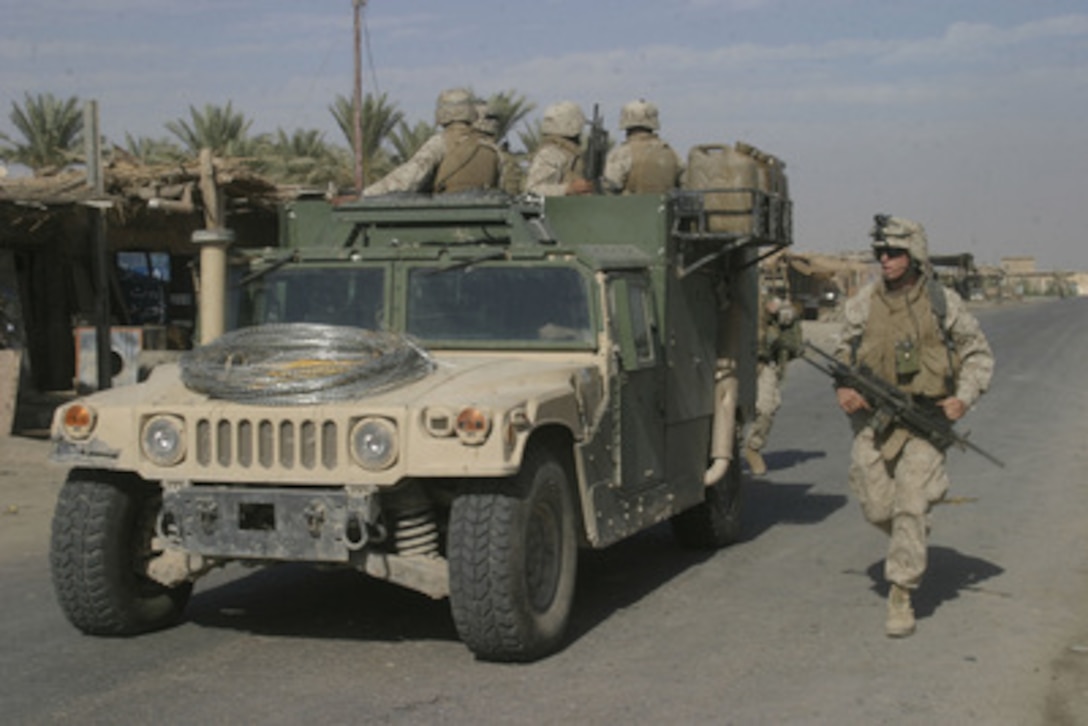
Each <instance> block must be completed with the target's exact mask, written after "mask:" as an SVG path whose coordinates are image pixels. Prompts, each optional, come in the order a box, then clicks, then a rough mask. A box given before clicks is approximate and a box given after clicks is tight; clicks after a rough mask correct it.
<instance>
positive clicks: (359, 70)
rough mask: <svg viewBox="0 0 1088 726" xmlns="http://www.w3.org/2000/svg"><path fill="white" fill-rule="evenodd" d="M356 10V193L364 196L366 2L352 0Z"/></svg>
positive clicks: (353, 97)
mask: <svg viewBox="0 0 1088 726" xmlns="http://www.w3.org/2000/svg"><path fill="white" fill-rule="evenodd" d="M352 5H353V8H354V10H355V92H354V93H353V94H352V131H353V134H352V136H353V138H352V143H353V145H354V147H355V193H356V194H362V193H363V187H364V186H365V185H366V168H365V166H364V161H363V48H362V46H363V40H362V26H363V18H362V15H363V8H364V7H366V0H352Z"/></svg>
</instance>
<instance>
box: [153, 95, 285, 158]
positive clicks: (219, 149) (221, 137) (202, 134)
mask: <svg viewBox="0 0 1088 726" xmlns="http://www.w3.org/2000/svg"><path fill="white" fill-rule="evenodd" d="M189 116H190V118H191V119H192V125H189V123H188V122H186V121H185V119H183V118H179V119H176V120H174V121H167V122H166V130H167V131H169V132H170V133H172V134H173V135H174V136H176V137H177V138H178V140H179V141H181V143H182V145H183V146H184V147H185V150H186V151H188V152H189V153H190V154H193V155H196V154H199V153H200V150H201V149H205V148H207V149H211V150H212V152H213V153H215V154H218V155H224V156H248V155H250V154H252V153H253V152H254V151H255V150H256V147H257V146H259V144H260V142H263V141H264V140H265V139H264V138H263V137H257V138H254V139H250V138H249V137H248V136H247V133H248V132H249V127H250V126H251V125H252V124H253V121H251V120H250V119H247V118H246V117H245V115H244V114H242V113H235V112H234V109H233V108H232V107H231V102H230V101H227V105H226V106H213V105H212V104H205V105H204V111H203V112H201V111H198V110H197V109H196V108H195V107H193V106H191V105H190V106H189Z"/></svg>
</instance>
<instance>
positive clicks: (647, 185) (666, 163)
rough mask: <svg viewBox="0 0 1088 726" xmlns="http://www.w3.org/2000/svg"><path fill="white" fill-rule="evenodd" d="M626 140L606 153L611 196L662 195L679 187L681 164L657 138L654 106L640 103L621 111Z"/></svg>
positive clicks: (607, 176) (606, 167)
mask: <svg viewBox="0 0 1088 726" xmlns="http://www.w3.org/2000/svg"><path fill="white" fill-rule="evenodd" d="M620 128H621V129H623V130H624V131H626V132H627V138H626V140H625V141H624V142H623V143H622V144H620V145H619V146H617V147H616V148H614V149H612V150H611V151H610V152H608V158H607V160H606V161H605V165H604V185H605V188H606V189H607V190H608V191H610V192H612V193H614V194H663V193H665V192H667V191H669V190H671V189H675V188H677V187H678V186H680V176H681V174H682V173H683V171H684V164H683V162H682V161H681V160H680V157H679V156H678V155H677V154H676V152H675V151H673V149H672V147H671V146H669V145H668V144H667V143H665V141H664V140H663V139H661V138H660V137H659V136H658V135H657V130H658V129H659V128H661V123H660V121H659V120H658V113H657V106H655V105H654V104H652V103H650V102H649V101H644V100H642V99H639V100H637V101H631V102H630V103H627V104H625V105H624V107H623V108H622V109H621V110H620Z"/></svg>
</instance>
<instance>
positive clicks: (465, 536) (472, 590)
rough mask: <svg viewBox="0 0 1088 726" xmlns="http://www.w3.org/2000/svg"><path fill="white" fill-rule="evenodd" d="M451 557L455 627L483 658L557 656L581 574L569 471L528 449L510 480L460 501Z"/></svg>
mask: <svg viewBox="0 0 1088 726" xmlns="http://www.w3.org/2000/svg"><path fill="white" fill-rule="evenodd" d="M448 556H449V570H450V606H451V610H452V612H453V620H454V624H455V625H456V626H457V632H458V634H459V635H460V636H461V639H462V640H463V641H464V642H465V644H466V645H467V646H468V647H469V649H470V650H472V652H473V653H475V654H476V656H477V657H478V658H480V659H482V660H493V661H531V660H535V659H537V658H540V657H542V656H544V655H547V654H549V653H551V652H553V651H555V650H556V649H557V648H558V647H559V646H560V645H561V644H562V641H563V638H564V636H565V634H566V629H567V622H568V620H569V618H570V610H571V603H572V601H573V597H574V580H575V574H576V572H577V568H578V543H577V538H576V535H575V507H574V499H573V493H572V491H571V477H570V475H569V469H568V467H566V466H564V465H563V463H561V461H559V460H558V459H557V458H556V457H555V456H554V455H553V454H552V453H551V452H550V451H548V450H547V449H545V448H533V447H531V448H530V449H529V450H528V451H527V452H526V454H525V459H524V460H523V462H522V468H521V472H519V474H518V475H517V476H516V477H514V478H513V479H512V480H502V481H498V482H493V483H484V482H481V483H479V484H478V485H476V486H475V487H472V488H470V489H469V490H468V491H466V492H465V493H463V494H460V495H459V496H458V497H457V498H456V499H454V502H453V507H452V509H451V512H450V527H449V541H448Z"/></svg>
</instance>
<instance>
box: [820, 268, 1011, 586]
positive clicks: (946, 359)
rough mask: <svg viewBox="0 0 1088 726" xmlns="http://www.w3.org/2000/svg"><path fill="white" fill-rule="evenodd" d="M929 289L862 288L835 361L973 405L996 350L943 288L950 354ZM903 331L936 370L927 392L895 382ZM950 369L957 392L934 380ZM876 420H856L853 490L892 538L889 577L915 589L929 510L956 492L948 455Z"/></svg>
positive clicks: (921, 283) (865, 415)
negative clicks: (874, 322) (883, 429)
mask: <svg viewBox="0 0 1088 726" xmlns="http://www.w3.org/2000/svg"><path fill="white" fill-rule="evenodd" d="M926 284H927V280H926V278H925V277H921V278H920V279H919V280H918V281H917V282H916V283H915V284H914V285H913V286H912V287H911V288H909V289H907V290H905V291H902V293H900V294H894V295H893V294H889V293H888V292H886V290H885V287H884V283H883V282H876V283H871V284H869V285H867V286H865V287H863V288H862V289H861V290H860V291H859V292H858V293H857V295H855V296H854V297H853V298H851V299H850V300H849V301H847V303H846V307H845V317H846V321H845V324H844V327H843V331H842V337H841V342H840V344H839V347H838V349H837V351H836V356H837V357H838V358H839V359H840V360H842V361H844V362H847V363H852V362H853V361H852V360H851V359H852V358H853V357H855V356H856V358H857V361H856V362H857V363H861V364H866V365H868V366H869V367H870V368H872V369H873V371H874V372H875V373H876V374H877V375H879V376H880V377H881V378H883V379H885V380H887V381H888V382H890V383H893V384H896V385H897V386H898V387H899V388H900V389H902V390H906V391H907V392H910V393H913V394H918V395H926V396H929V397H932V398H943V397H945V396H947V395H953V396H955V397H956V398H958V399H960V400H961V401H963V402H964V403H966V404H967V406H968V407H970V406H971V405H972V404H974V403H975V402H976V401H977V400H978V398H979V396H980V395H982V393H983V392H984V391H985V390H986V388H987V386H988V385H989V383H990V378H991V376H992V375H993V367H994V358H993V353H992V351H991V350H990V345H989V343H988V342H987V341H986V337H985V336H984V335H983V333H982V329H981V328H980V326H979V324H978V321H977V320H976V319H975V317H974V316H973V315H971V313H970V312H969V311H968V310H967V308H966V306H965V305H964V303H963V300H962V299H961V298H960V297H959V295H957V294H956V293H955V292H952V291H951V290H948V289H947V288H944V287H941V292H942V293H943V294H944V296H945V301H946V306H947V311H946V313H945V328H946V329H947V331H948V333H949V335H950V336H951V340H952V342H953V343H954V347H955V352H954V354H950V352H949V351H948V349H947V348H946V347H945V345H944V343H943V340H942V334H941V332H940V329H939V325H938V322H937V318H936V315H935V314H934V312H933V310H932V307H931V305H930V302H929V297H928V293H927V289H926ZM874 316H877V317H879V319H880V323H881V324H880V328H881V330H874V329H873V328H872V327H870V326H869V323H870V320H871V318H873V317H874ZM902 333H906V334H911V335H913V337H914V339H916V340H919V341H920V343H919V350H918V351H917V352H918V354H919V356H920V359H921V365H922V369H923V372H926V371H930V372H931V373H930V374H928V375H925V376H924V377H925V378H926V379H927V380H928V381H929V383H928V384H925V385H923V386H922V387H921V389H919V387H918V386H913V385H901V384H899V383H898V382H897V381H896V375H895V372H894V370H895V360H894V359H895V350H894V341H895V340H896V339H898V337H899V335H900V334H902ZM874 339H876V340H875V341H874ZM949 368H951V369H952V372H953V374H954V375H953V376H952V381H953V384H952V390H949V389H948V386H947V383H945V384H943V385H940V384H935V383H934V381H940V380H941V379H942V378H943V375H942V374H943V373H944V372H947V371H948V369H949ZM946 380H947V379H946ZM937 385H939V387H935V386H937ZM927 388H928V390H925V389H927ZM940 388H944V389H945V390H940ZM871 418H872V413H871V412H869V411H859V412H858V413H855V414H853V415H852V416H851V417H850V423H851V427H852V428H853V431H854V443H853V449H852V454H851V462H850V474H849V483H850V488H851V490H852V491H853V492H854V494H855V495H856V496H857V497H858V500H859V502H860V504H861V509H862V512H863V513H864V515H865V518H866V519H867V520H868V521H869V522H871V523H872V524H874V525H875V526H877V527H879V528H880V529H881V530H883V531H884V532H886V533H887V534H888V535H889V536H890V541H889V545H888V554H887V558H886V560H885V565H884V575H885V578H886V579H887V580H888V581H889V582H890V583H892V584H895V585H899V586H900V587H902V588H905V589H906V590H913V589H914V588H916V587H917V586H918V584H919V582H920V581H921V579H922V575H923V574H924V573H925V569H926V538H927V534H928V524H929V521H928V520H929V511H930V509H931V507H932V506H933V504H934V503H935V502H937V501H939V500H940V499H941V498H942V497H944V495H945V493H946V492H947V491H948V487H949V482H948V474H947V472H946V471H945V453H944V452H943V451H941V450H939V449H937V448H936V447H934V446H933V445H932V444H931V443H929V442H928V441H927V440H925V439H922V438H919V437H917V436H915V435H913V434H911V433H909V432H908V431H906V430H905V429H902V428H895V429H893V430H892V431H891V432H890V433H889V434H887V435H884V436H880V437H878V436H877V435H876V434H875V432H874V430H873V427H872V425H871Z"/></svg>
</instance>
